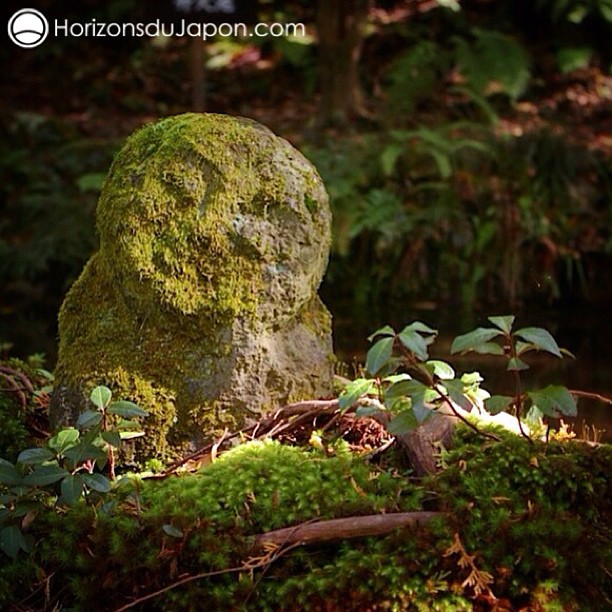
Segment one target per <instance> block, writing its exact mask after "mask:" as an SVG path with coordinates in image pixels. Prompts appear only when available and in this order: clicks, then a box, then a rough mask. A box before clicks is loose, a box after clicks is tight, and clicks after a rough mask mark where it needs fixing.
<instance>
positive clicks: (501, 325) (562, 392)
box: [451, 316, 577, 436]
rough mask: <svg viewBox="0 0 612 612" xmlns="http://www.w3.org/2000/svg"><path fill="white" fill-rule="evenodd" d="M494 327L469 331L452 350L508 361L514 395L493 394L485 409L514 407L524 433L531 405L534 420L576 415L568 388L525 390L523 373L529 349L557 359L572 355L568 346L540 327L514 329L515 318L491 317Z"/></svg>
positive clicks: (456, 342) (512, 408) (505, 409)
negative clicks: (562, 346)
mask: <svg viewBox="0 0 612 612" xmlns="http://www.w3.org/2000/svg"><path fill="white" fill-rule="evenodd" d="M489 321H490V322H491V323H492V324H493V327H479V328H478V329H475V330H473V331H471V332H469V333H467V334H464V335H462V336H458V337H457V338H455V340H454V342H453V344H452V346H451V353H467V352H469V351H474V352H476V353H480V354H484V355H498V356H502V357H505V358H506V360H507V364H506V369H507V370H508V371H509V372H511V373H512V375H513V377H514V381H515V394H514V396H505V395H493V396H491V397H489V398H487V399H486V400H485V407H486V409H487V410H488V411H489V412H490V413H491V414H493V415H495V414H499V413H500V412H504V411H508V410H509V409H511V410H513V411H514V413H515V414H516V417H517V422H518V425H519V428H520V430H521V433H522V434H523V435H525V436H526V435H527V434H526V432H525V430H524V429H523V425H522V421H521V418H522V417H523V416H526V412H527V409H528V408H529V416H530V420H531V421H537V420H538V419H540V418H542V417H548V418H559V417H563V416H566V417H574V416H576V412H577V408H576V402H575V400H574V398H573V396H572V394H571V393H570V392H569V390H568V389H567V387H563V386H560V385H549V386H547V387H545V388H544V389H539V390H536V391H528V392H526V393H524V392H523V389H522V382H521V377H520V372H521V371H524V370H528V369H529V365H528V364H527V363H526V362H525V361H524V359H523V357H524V356H525V354H526V353H528V352H530V351H544V352H547V353H549V354H551V355H554V356H555V357H558V358H563V355H564V354H565V355H568V356H572V355H571V353H569V352H568V351H567V350H565V349H561V348H559V346H558V345H557V342H556V341H555V339H554V338H553V337H552V335H551V334H550V333H549V332H548V331H546V330H545V329H543V328H541V327H523V328H521V329H517V330H513V326H514V317H513V316H502V317H489Z"/></svg>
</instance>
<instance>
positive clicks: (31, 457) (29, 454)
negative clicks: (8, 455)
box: [17, 448, 55, 465]
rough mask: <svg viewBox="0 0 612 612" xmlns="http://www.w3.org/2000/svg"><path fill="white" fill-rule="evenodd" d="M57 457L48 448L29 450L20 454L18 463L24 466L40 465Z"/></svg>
mask: <svg viewBox="0 0 612 612" xmlns="http://www.w3.org/2000/svg"><path fill="white" fill-rule="evenodd" d="M54 457H55V455H54V454H53V453H52V452H51V451H50V450H49V449H48V448H28V449H26V450H24V451H21V452H20V453H19V457H17V463H22V464H24V465H38V464H40V463H44V462H45V461H50V460H51V459H53V458H54Z"/></svg>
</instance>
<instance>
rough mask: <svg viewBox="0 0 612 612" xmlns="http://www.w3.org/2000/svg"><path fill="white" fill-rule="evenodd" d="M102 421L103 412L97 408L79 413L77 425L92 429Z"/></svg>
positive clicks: (81, 427)
mask: <svg viewBox="0 0 612 612" xmlns="http://www.w3.org/2000/svg"><path fill="white" fill-rule="evenodd" d="M101 421H102V413H101V412H98V411H97V410H86V411H85V412H83V413H81V414H80V415H79V418H78V419H77V422H76V426H77V427H78V428H79V429H91V428H92V427H95V426H96V425H99V424H100V422H101Z"/></svg>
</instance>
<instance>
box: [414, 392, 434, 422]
mask: <svg viewBox="0 0 612 612" xmlns="http://www.w3.org/2000/svg"><path fill="white" fill-rule="evenodd" d="M411 397H412V412H413V414H414V416H415V418H416V420H417V422H418V423H419V425H422V424H423V423H424V422H425V421H426V420H427V419H428V418H429V417H431V415H432V414H433V410H432V409H431V408H428V407H427V406H426V405H425V400H426V394H425V393H415V394H414V395H412V396H411Z"/></svg>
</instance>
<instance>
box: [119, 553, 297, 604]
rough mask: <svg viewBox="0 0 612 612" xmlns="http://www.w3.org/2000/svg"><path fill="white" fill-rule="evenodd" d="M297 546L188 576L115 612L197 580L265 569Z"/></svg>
mask: <svg viewBox="0 0 612 612" xmlns="http://www.w3.org/2000/svg"><path fill="white" fill-rule="evenodd" d="M297 546H299V545H298V544H293V545H290V546H287V547H285V548H278V549H276V550H275V551H274V553H273V554H271V555H266V557H264V558H263V559H262V560H261V561H259V562H257V563H255V564H251V563H245V564H243V565H240V566H238V567H230V568H227V569H223V570H217V571H214V572H203V573H201V574H195V575H194V576H187V577H185V578H181V579H180V580H177V581H176V582H173V583H172V584H169V585H168V586H166V587H164V588H163V589H159V590H157V591H154V592H153V593H149V594H148V595H144V596H143V597H139V598H138V599H135V600H134V601H132V602H130V603H128V604H125V605H124V606H121V608H117V609H116V610H115V611H114V612H123V611H124V610H129V609H130V608H133V607H135V606H138V605H140V604H142V603H145V602H146V601H150V600H151V599H155V598H156V597H159V596H160V595H163V594H164V593H167V592H168V591H171V590H173V589H176V588H177V587H180V586H183V585H184V584H189V583H190V582H194V581H195V580H201V579H202V578H211V577H212V576H220V575H222V574H235V573H237V572H250V571H252V570H254V569H258V568H260V567H265V566H267V565H270V564H271V563H274V561H276V560H277V559H279V558H280V557H282V556H283V555H285V554H287V553H288V552H289V551H290V550H292V549H293V548H297Z"/></svg>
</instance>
